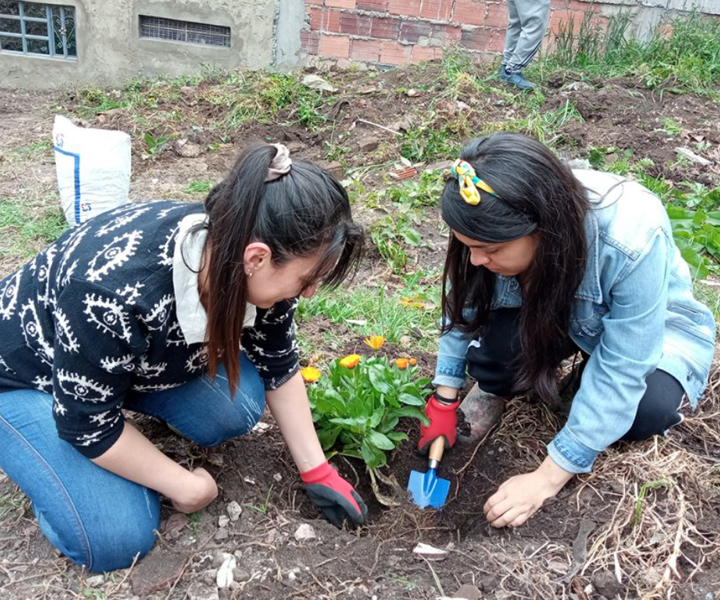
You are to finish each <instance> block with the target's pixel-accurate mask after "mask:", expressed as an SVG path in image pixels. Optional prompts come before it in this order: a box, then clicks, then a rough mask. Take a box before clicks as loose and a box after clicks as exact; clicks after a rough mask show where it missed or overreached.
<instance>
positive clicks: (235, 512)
mask: <svg viewBox="0 0 720 600" xmlns="http://www.w3.org/2000/svg"><path fill="white" fill-rule="evenodd" d="M225 510H227V514H228V515H229V516H230V520H231V521H237V520H238V519H239V518H240V515H241V514H242V510H243V509H242V506H240V505H239V504H238V503H237V502H235V500H233V501H232V502H231V503H230V504H228V505H227V507H226V508H225Z"/></svg>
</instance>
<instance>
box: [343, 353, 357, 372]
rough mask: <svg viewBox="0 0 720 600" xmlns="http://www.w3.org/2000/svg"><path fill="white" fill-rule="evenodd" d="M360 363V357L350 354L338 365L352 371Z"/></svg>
mask: <svg viewBox="0 0 720 600" xmlns="http://www.w3.org/2000/svg"><path fill="white" fill-rule="evenodd" d="M359 362H360V355H359V354H350V355H349V356H346V357H345V358H341V359H340V365H341V366H343V367H345V368H347V369H353V368H354V367H356V366H357V364H358V363H359Z"/></svg>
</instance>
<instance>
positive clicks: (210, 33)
mask: <svg viewBox="0 0 720 600" xmlns="http://www.w3.org/2000/svg"><path fill="white" fill-rule="evenodd" d="M140 37H144V38H153V39H157V40H169V41H172V42H187V43H190V44H206V45H209V46H227V47H229V46H230V28H229V27H223V26H221V25H206V24H205V23H191V22H190V21H176V20H174V19H163V18H160V17H148V16H145V15H140Z"/></svg>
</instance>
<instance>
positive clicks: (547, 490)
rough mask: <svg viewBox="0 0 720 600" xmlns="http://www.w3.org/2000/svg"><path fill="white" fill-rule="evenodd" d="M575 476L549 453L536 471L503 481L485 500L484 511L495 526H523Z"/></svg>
mask: <svg viewBox="0 0 720 600" xmlns="http://www.w3.org/2000/svg"><path fill="white" fill-rule="evenodd" d="M572 476H573V473H570V472H568V471H566V470H565V469H562V468H561V467H559V466H558V465H557V463H556V462H555V461H554V460H552V459H551V458H550V457H547V458H546V459H545V460H544V461H543V463H542V465H540V466H539V467H538V468H537V469H536V470H535V471H533V472H532V473H524V474H523V475H516V476H515V477H511V478H510V479H508V480H507V481H506V482H505V483H503V484H502V485H501V486H500V487H499V488H498V491H497V492H495V494H493V495H492V496H491V497H490V499H489V500H488V501H487V502H486V503H485V506H483V512H484V513H485V516H486V517H487V520H488V522H489V523H490V525H492V526H493V527H507V526H510V527H519V526H520V525H522V524H523V523H524V522H525V521H527V520H528V519H529V518H530V517H532V516H533V515H534V514H535V513H536V512H537V511H538V510H539V509H540V507H541V506H542V505H543V502H545V500H547V499H548V498H552V497H554V496H555V495H557V493H558V492H559V491H560V490H561V489H562V488H563V486H564V485H565V484H566V483H567V482H568V481H570V479H572Z"/></svg>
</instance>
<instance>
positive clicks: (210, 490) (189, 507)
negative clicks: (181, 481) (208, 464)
mask: <svg viewBox="0 0 720 600" xmlns="http://www.w3.org/2000/svg"><path fill="white" fill-rule="evenodd" d="M188 482H189V485H187V486H185V487H184V489H183V493H182V496H179V495H178V496H176V497H175V498H170V500H171V501H172V505H173V506H174V507H175V510H177V511H178V512H181V513H185V514H189V513H194V512H197V511H199V510H202V509H203V508H205V507H206V506H207V505H208V504H210V503H211V502H212V501H213V500H215V498H217V495H218V487H217V483H215V480H214V479H213V476H212V475H210V473H208V472H207V471H206V470H205V469H203V468H202V467H198V468H197V469H194V470H193V471H191V472H190V477H189V478H188Z"/></svg>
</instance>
